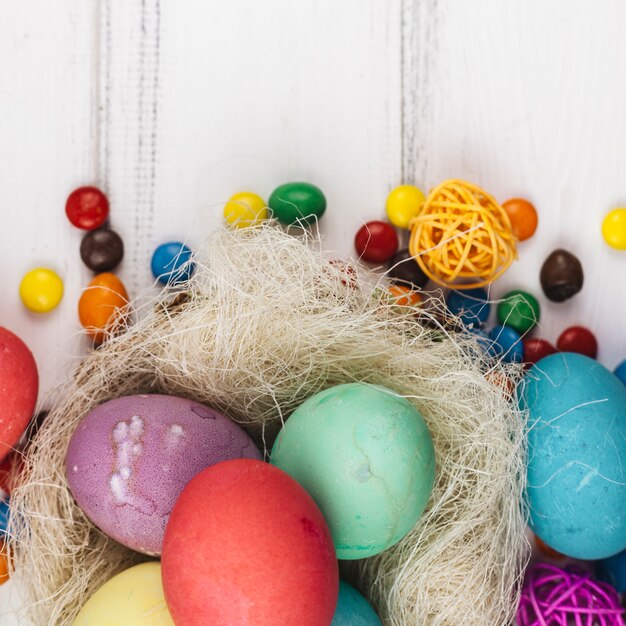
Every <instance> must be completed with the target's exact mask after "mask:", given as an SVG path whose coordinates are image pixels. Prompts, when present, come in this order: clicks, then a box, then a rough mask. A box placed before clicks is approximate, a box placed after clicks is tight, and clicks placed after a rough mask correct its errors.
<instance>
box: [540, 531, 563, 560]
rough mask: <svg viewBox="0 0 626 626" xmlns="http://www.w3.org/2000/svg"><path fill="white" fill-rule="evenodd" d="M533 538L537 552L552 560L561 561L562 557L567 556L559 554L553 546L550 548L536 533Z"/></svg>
mask: <svg viewBox="0 0 626 626" xmlns="http://www.w3.org/2000/svg"><path fill="white" fill-rule="evenodd" d="M534 538H535V546H536V547H537V550H539V552H541V554H543V556H546V557H548V558H549V559H552V560H554V561H562V560H563V559H565V558H567V557H566V556H565V555H564V554H561V553H560V552H557V551H556V550H555V549H554V548H551V547H550V546H549V545H548V544H547V543H546V542H545V541H543V540H542V539H540V538H539V537H537V535H534Z"/></svg>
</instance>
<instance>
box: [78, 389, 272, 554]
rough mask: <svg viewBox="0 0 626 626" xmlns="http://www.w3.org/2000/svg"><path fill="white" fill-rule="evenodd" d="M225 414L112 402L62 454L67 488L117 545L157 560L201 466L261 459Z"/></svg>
mask: <svg viewBox="0 0 626 626" xmlns="http://www.w3.org/2000/svg"><path fill="white" fill-rule="evenodd" d="M260 456H261V455H260V453H259V451H258V449H257V448H256V446H255V445H254V443H253V441H252V440H251V439H250V437H249V436H248V435H247V434H246V433H245V432H244V431H243V430H242V429H241V428H240V427H239V426H238V425H237V424H235V423H234V422H232V421H231V420H230V419H228V418H227V417H226V416H225V415H222V414H221V413H218V412H217V411H215V410H213V409H210V408H209V407H207V406H204V405H202V404H199V403H198V402H193V401H192V400H187V399H185V398H177V397H175V396H166V395H137V396H125V397H122V398H116V399H115V400H110V401H109V402H105V403H103V404H100V405H99V406H97V407H96V408H95V409H93V410H92V411H90V412H89V413H88V414H87V415H86V416H85V417H84V418H83V419H82V420H81V422H80V423H79V425H78V427H77V428H76V430H75V431H74V433H73V435H72V437H71V439H70V443H69V446H68V449H67V455H66V474H67V480H68V483H69V487H70V490H71V492H72V494H73V495H74V498H75V499H76V502H77V503H78V505H79V506H80V507H81V509H83V511H84V512H85V514H86V515H87V517H89V519H90V520H91V521H92V522H93V523H94V524H95V525H96V526H98V528H100V529H101V530H102V531H103V532H104V533H106V534H107V535H109V536H110V537H112V538H113V539H115V540H116V541H118V542H119V543H122V544H124V545H125V546H128V547H129V548H132V549H133V550H137V551H138V552H144V553H146V554H159V553H160V552H161V546H162V543H163V534H164V532H165V525H166V523H167V519H168V516H169V513H170V511H171V510H172V507H173V506H174V503H175V502H176V499H177V498H178V495H179V494H180V492H181V491H182V490H183V487H184V486H185V485H186V484H187V483H188V482H189V481H190V480H191V479H192V478H193V477H194V476H195V475H196V474H197V473H198V472H200V471H202V470H203V469H205V468H206V467H208V466H210V465H212V464H214V463H218V462H219V461H225V460H227V459H235V458H240V457H244V458H253V459H258V458H260Z"/></svg>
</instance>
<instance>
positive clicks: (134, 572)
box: [72, 561, 174, 626]
mask: <svg viewBox="0 0 626 626" xmlns="http://www.w3.org/2000/svg"><path fill="white" fill-rule="evenodd" d="M131 624H132V626H174V621H173V620H172V618H171V616H170V612H169V611H168V609H167V605H166V604H165V596H164V595H163V585H162V584H161V563H159V562H158V561H151V562H149V563H142V564H141V565H135V566H134V567H131V568H130V569H127V570H124V571H123V572H121V573H120V574H118V575H117V576H114V577H113V578H111V580H109V582H107V583H105V584H104V585H102V587H100V589H98V591H96V593H94V594H93V596H91V598H90V599H89V600H88V601H87V603H86V604H85V606H83V608H82V609H81V611H80V613H79V614H78V617H77V618H76V619H75V620H74V623H73V624H72V626H130V625H131Z"/></svg>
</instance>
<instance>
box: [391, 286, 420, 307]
mask: <svg viewBox="0 0 626 626" xmlns="http://www.w3.org/2000/svg"><path fill="white" fill-rule="evenodd" d="M389 293H391V295H392V296H394V298H393V303H394V304H396V305H398V306H417V305H418V304H419V303H420V302H421V301H422V297H421V296H420V295H419V293H417V291H412V290H411V289H409V288H408V287H405V286H404V285H392V286H391V287H389Z"/></svg>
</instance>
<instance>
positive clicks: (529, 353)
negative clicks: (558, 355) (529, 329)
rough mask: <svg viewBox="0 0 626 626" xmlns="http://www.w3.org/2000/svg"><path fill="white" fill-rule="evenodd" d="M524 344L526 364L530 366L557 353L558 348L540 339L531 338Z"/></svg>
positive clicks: (525, 340)
mask: <svg viewBox="0 0 626 626" xmlns="http://www.w3.org/2000/svg"><path fill="white" fill-rule="evenodd" d="M522 343H523V344H524V363H526V364H528V365H532V364H533V363H536V362H537V361H540V360H541V359H543V358H544V357H547V356H549V355H550V354H554V353H555V352H556V348H555V347H554V346H553V345H552V344H551V343H550V342H549V341H546V340H545V339H539V338H538V337H529V338H528V339H524V341H523V342H522Z"/></svg>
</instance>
